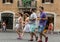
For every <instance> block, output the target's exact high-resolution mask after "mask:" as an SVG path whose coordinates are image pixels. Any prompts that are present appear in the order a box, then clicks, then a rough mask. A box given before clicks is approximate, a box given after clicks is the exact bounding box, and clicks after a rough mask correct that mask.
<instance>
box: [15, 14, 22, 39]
mask: <svg viewBox="0 0 60 42" xmlns="http://www.w3.org/2000/svg"><path fill="white" fill-rule="evenodd" d="M18 16H19V18H18V19H17V21H18V24H16V28H17V29H16V32H17V34H18V36H19V37H18V39H22V33H23V18H22V16H23V15H22V13H19V14H18Z"/></svg>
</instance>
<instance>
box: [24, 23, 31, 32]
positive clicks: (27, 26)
mask: <svg viewBox="0 0 60 42" xmlns="http://www.w3.org/2000/svg"><path fill="white" fill-rule="evenodd" d="M23 31H25V32H30V25H29V24H26V25H25V27H24V30H23Z"/></svg>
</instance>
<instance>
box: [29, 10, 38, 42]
mask: <svg viewBox="0 0 60 42" xmlns="http://www.w3.org/2000/svg"><path fill="white" fill-rule="evenodd" d="M31 11H32V14H31V15H30V17H29V20H30V36H31V39H30V40H29V41H33V36H35V38H36V40H37V39H38V37H37V35H36V32H35V29H36V19H37V15H36V13H35V9H32V10H31Z"/></svg>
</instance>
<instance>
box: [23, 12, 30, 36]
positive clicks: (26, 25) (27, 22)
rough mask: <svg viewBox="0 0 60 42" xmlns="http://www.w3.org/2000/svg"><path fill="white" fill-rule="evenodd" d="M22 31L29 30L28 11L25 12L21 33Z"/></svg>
mask: <svg viewBox="0 0 60 42" xmlns="http://www.w3.org/2000/svg"><path fill="white" fill-rule="evenodd" d="M24 32H30V25H29V15H28V13H25V27H24V30H23V35H24Z"/></svg>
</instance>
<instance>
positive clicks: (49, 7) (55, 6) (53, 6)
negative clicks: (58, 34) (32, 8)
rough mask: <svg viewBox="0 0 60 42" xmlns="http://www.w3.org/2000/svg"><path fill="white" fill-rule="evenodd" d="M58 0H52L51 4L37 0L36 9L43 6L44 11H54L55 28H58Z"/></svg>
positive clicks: (59, 16) (59, 14) (59, 15)
mask: <svg viewBox="0 0 60 42" xmlns="http://www.w3.org/2000/svg"><path fill="white" fill-rule="evenodd" d="M59 2H60V0H54V3H51V4H44V3H42V0H37V9H39V6H43V7H44V9H45V11H47V12H54V13H56V15H57V16H56V28H55V29H58V30H60V19H59V18H60V3H59Z"/></svg>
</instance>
